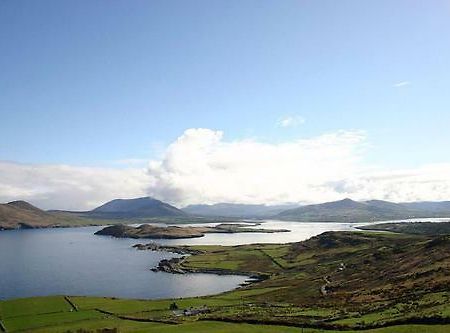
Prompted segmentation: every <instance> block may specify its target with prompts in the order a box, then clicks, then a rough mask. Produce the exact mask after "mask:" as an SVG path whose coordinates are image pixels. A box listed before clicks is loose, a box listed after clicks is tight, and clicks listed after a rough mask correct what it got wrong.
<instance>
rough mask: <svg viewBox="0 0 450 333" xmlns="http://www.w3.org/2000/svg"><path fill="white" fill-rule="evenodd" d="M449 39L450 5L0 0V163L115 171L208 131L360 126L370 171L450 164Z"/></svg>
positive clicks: (409, 1)
mask: <svg viewBox="0 0 450 333" xmlns="http://www.w3.org/2000/svg"><path fill="white" fill-rule="evenodd" d="M449 36H450V3H449V1H443V0H442V1H440V0H434V1H417V0H404V1H402V0H397V1H392V0H378V1H358V0H353V1H349V0H341V1H335V0H320V1H318V0H311V1H301V0H297V1H288V0H284V1H261V0H258V1H251V0H246V1H229V0H227V1H140V0H136V1H116V0H109V1H106V0H104V1H100V0H76V1H69V0H67V1H59V0H52V1H49V0H40V1H33V0H23V1H13V0H4V1H1V2H0V50H1V52H0V115H1V121H0V133H1V141H0V160H3V161H11V162H15V163H24V164H39V165H40V164H49V165H56V164H67V165H71V166H94V167H111V168H120V167H121V165H120V164H118V163H117V161H119V160H123V159H144V160H148V159H154V158H158V156H160V155H161V154H164V151H165V149H166V147H167V146H168V145H169V144H170V143H172V142H174V141H175V140H176V139H177V138H179V137H180V136H181V135H182V134H183V132H184V131H185V130H186V129H189V128H207V129H211V130H220V131H223V132H224V138H225V139H224V140H226V141H227V142H232V141H235V140H244V139H249V138H252V139H253V140H256V141H258V142H260V143H268V144H275V145H276V144H280V143H283V142H292V141H295V140H298V139H308V138H315V137H319V136H321V135H323V134H325V133H334V132H336V131H338V130H346V131H355V130H360V131H364V132H365V133H366V145H367V146H368V147H369V148H368V149H367V151H366V153H365V155H364V160H365V163H366V164H368V165H371V164H373V165H377V166H383V167H385V168H413V167H419V166H420V165H422V164H424V163H428V164H432V163H446V162H449V158H448V154H447V153H446V152H447V151H448V144H449V143H450V131H448V124H449V123H450V99H449V98H448V91H449V88H450V75H449V73H450V40H449V39H450V37H449ZM286 117H291V118H293V119H303V120H304V122H297V124H296V125H295V126H294V125H293V126H280V121H282V120H283V119H286ZM300 123H301V124H300Z"/></svg>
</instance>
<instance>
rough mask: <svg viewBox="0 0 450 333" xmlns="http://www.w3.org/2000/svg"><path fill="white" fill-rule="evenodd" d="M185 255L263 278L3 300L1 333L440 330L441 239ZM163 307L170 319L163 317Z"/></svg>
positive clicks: (448, 265) (191, 261) (393, 238)
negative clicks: (166, 293) (158, 296)
mask: <svg viewBox="0 0 450 333" xmlns="http://www.w3.org/2000/svg"><path fill="white" fill-rule="evenodd" d="M191 249H192V250H195V251H198V252H197V253H199V254H197V255H192V256H189V257H187V259H186V260H185V261H184V262H182V263H181V264H180V265H181V266H182V267H183V268H184V269H186V270H193V271H202V270H211V269H215V270H217V269H221V270H225V271H242V272H244V271H245V272H249V273H252V274H256V275H265V276H267V279H266V280H264V281H261V282H257V283H253V284H250V285H248V286H245V287H243V288H240V289H237V290H234V291H231V292H227V293H223V294H219V295H215V296H209V297H198V298H188V299H178V300H154V301H139V300H121V299H107V298H93V297H70V298H69V299H64V298H63V297H46V298H30V299H24V300H11V301H3V302H0V318H1V321H2V322H3V324H4V326H5V328H6V329H7V331H8V332H20V331H22V332H23V331H26V332H67V331H69V330H72V331H76V330H77V329H79V328H83V329H86V330H93V331H95V330H96V329H102V328H117V329H118V331H119V332H161V333H164V332H212V333H218V332H223V333H225V332H244V333H245V332H267V333H269V332H271V333H272V332H273V333H275V332H301V330H300V327H302V328H304V332H309V333H312V332H317V333H318V332H329V333H331V332H337V331H338V330H339V331H340V330H344V331H348V332H352V331H355V330H358V331H363V332H371V333H394V332H399V333H401V332H404V333H414V332H417V333H419V332H432V333H443V332H448V331H449V330H450V325H449V324H450V302H449V301H450V237H449V236H437V237H431V236H415V235H401V234H387V233H373V232H371V233H366V232H356V233H350V232H327V233H324V234H322V235H319V236H316V237H313V238H311V239H310V240H307V241H304V242H300V243H292V244H284V245H279V244H266V245H262V244H259V245H258V244H256V245H242V246H233V247H222V246H195V247H191ZM159 274H163V273H159ZM173 302H175V303H176V307H177V308H178V309H180V310H177V311H178V312H177V311H176V312H174V311H173V310H170V308H172V309H173V308H175V307H174V305H173ZM186 309H187V310H188V311H187V312H186V313H185V314H183V311H182V310H186Z"/></svg>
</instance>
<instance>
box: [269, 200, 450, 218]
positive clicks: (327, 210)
mask: <svg viewBox="0 0 450 333" xmlns="http://www.w3.org/2000/svg"><path fill="white" fill-rule="evenodd" d="M415 217H416V218H425V217H450V205H449V202H433V203H393V202H388V201H382V200H370V201H363V202H357V201H353V200H351V199H344V200H340V201H333V202H327V203H323V204H317V205H307V206H302V207H299V208H295V209H289V210H286V211H283V212H280V213H279V214H278V215H277V218H279V219H282V220H293V221H311V222H319V221H323V222H342V221H345V222H368V221H382V220H395V219H407V218H415Z"/></svg>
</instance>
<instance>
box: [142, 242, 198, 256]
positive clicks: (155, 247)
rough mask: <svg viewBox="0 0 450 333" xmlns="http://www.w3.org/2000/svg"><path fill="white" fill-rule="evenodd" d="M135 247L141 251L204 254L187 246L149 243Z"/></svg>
mask: <svg viewBox="0 0 450 333" xmlns="http://www.w3.org/2000/svg"><path fill="white" fill-rule="evenodd" d="M133 247H134V248H135V249H137V250H140V251H145V250H147V251H160V252H171V253H176V254H182V255H184V254H200V253H203V252H202V251H200V250H195V249H192V248H189V247H187V246H165V245H160V244H157V243H148V244H136V245H133Z"/></svg>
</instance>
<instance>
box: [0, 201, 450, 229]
mask: <svg viewBox="0 0 450 333" xmlns="http://www.w3.org/2000/svg"><path fill="white" fill-rule="evenodd" d="M196 217H221V218H223V217H225V218H259V219H262V218H266V219H279V220H286V221H304V222H308V221H309V222H370V221H383V220H384V221H386V220H396V219H397V220H398V219H407V218H427V217H449V218H450V201H442V202H411V203H393V202H389V201H382V200H370V201H360V202H359V201H354V200H351V199H343V200H339V201H333V202H326V203H322V204H315V205H305V206H296V205H292V204H291V205H278V206H270V205H245V204H230V203H221V204H214V205H191V206H187V207H185V208H183V209H178V208H176V207H174V206H172V205H170V204H168V203H165V202H163V201H160V200H157V199H154V198H151V197H145V198H136V199H115V200H112V201H109V202H107V203H105V204H103V205H101V206H99V207H97V208H95V209H93V210H91V211H85V212H68V211H44V210H41V209H39V208H37V207H35V206H33V205H31V204H29V203H28V202H25V201H12V202H9V203H6V204H0V230H1V229H17V228H42V227H62V226H82V225H93V224H95V225H98V224H114V223H131V222H136V221H142V220H143V219H146V218H147V219H150V218H152V219H154V218H156V219H158V218H164V222H167V221H169V222H170V223H178V222H180V221H188V220H190V219H193V218H196ZM172 220H173V221H172ZM171 221H172V222H171ZM155 222H157V220H156V221H155Z"/></svg>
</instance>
